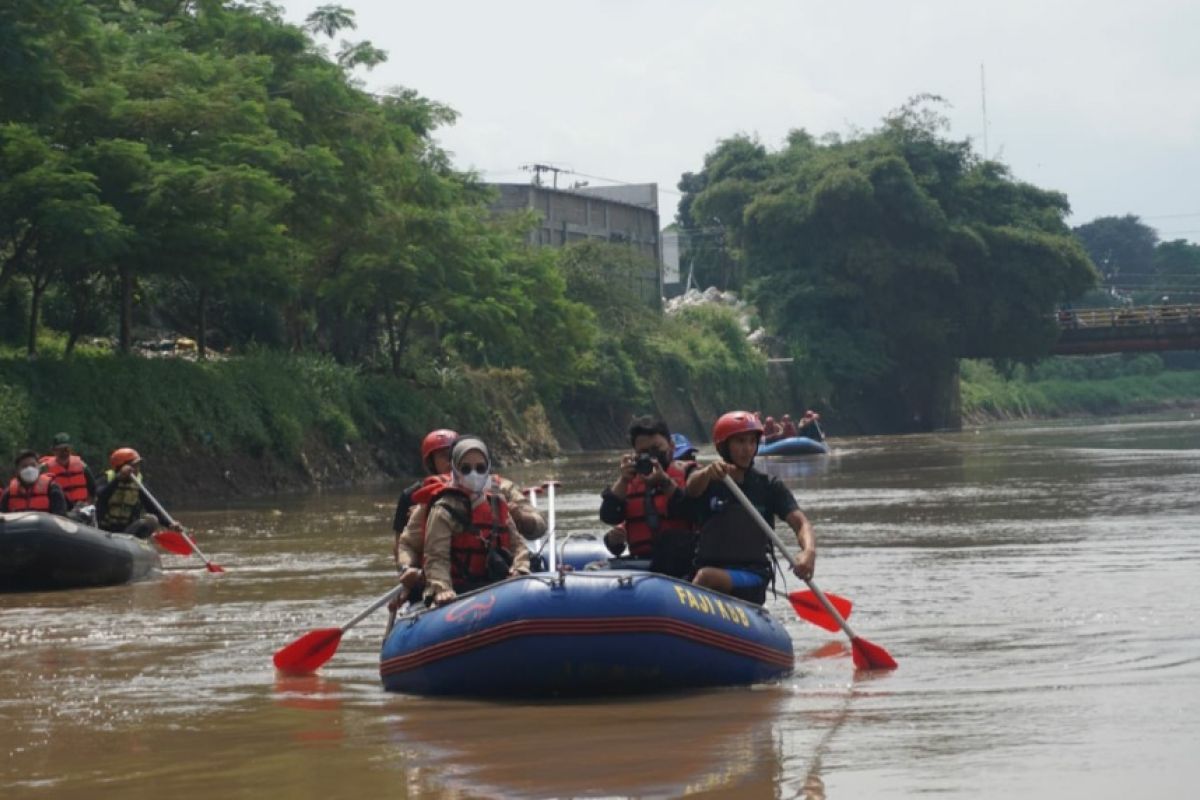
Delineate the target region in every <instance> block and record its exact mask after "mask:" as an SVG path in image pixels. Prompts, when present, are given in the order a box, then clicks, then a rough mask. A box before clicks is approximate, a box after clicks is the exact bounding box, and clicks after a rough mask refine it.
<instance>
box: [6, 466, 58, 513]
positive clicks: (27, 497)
mask: <svg viewBox="0 0 1200 800" xmlns="http://www.w3.org/2000/svg"><path fill="white" fill-rule="evenodd" d="M53 482H54V479H53V478H51V477H50V476H49V475H47V474H45V473H42V474H41V475H38V479H37V480H36V481H34V482H33V486H30V487H28V488H26V487H25V484H23V483H21V482H20V481H19V480H17V479H16V478H13V479H12V480H11V481H9V483H8V510H9V511H49V510H50V484H51V483H53Z"/></svg>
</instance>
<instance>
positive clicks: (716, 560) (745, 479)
mask: <svg viewBox="0 0 1200 800" xmlns="http://www.w3.org/2000/svg"><path fill="white" fill-rule="evenodd" d="M762 435H763V426H762V423H761V422H759V421H758V419H757V418H756V417H755V416H754V415H753V414H750V413H749V412H746V411H731V412H729V413H728V414H723V415H722V416H721V417H720V418H719V419H718V420H717V423H716V425H714V426H713V444H715V445H716V447H717V452H718V453H719V454H720V456H721V458H720V460H717V461H714V462H712V463H711V464H709V465H707V466H706V467H704V468H702V469H697V470H696V471H694V472H693V473H692V474H691V476H690V477H689V478H688V482H687V493H688V495H690V496H691V497H694V498H699V501H700V506H701V507H700V515H701V520H702V521H701V525H700V543H699V545H698V547H697V551H696V566H697V567H699V570H698V571H697V573H696V577H695V578H694V579H693V583H696V584H698V585H700V586H704V587H707V588H709V589H714V590H716V591H718V592H723V593H725V594H730V595H733V596H734V597H739V598H741V599H743V600H749V601H750V602H752V603H759V604H762V603H763V602H765V601H766V599H767V584H768V583H769V582H770V581H771V576H772V568H771V556H770V553H771V543H770V542H769V541H768V540H767V537H766V535H765V534H764V533H763V532H762V530H760V528H759V526H758V524H757V521H756V520H754V518H753V517H751V515H750V514H749V513H747V511H746V510H745V509H744V508H743V507H742V505H741V503H739V502H738V500H737V498H735V497H734V496H733V493H732V492H730V491H729V488H728V487H727V486H725V485H724V483H722V481H723V479H724V478H725V476H726V475H729V476H731V477H732V478H733V480H734V482H735V483H736V484H737V485H738V486H739V488H741V490H742V492H743V493H744V494H745V495H746V496H747V497H748V498H749V499H750V502H751V503H752V504H753V505H754V507H755V508H756V509H757V510H758V512H759V513H760V514H761V515H762V516H763V518H764V519H765V520H766V521H767V524H768V525H770V526H772V527H773V526H774V524H775V517H782V518H783V520H784V521H785V522H787V524H788V525H789V526H790V527H791V528H792V530H793V531H794V532H795V534H796V539H797V541H798V542H799V543H800V547H801V551H800V553H799V554H798V555H797V556H796V558H795V561H794V563H793V564H792V572H794V573H795V574H796V576H797V577H799V578H803V579H805V580H807V579H809V578H811V577H812V576H813V568H814V567H815V565H816V561H817V543H816V539H815V538H814V536H813V530H812V525H811V524H810V523H809V521H808V517H806V516H805V515H804V512H803V511H801V510H800V508H799V507H798V506H797V505H796V498H795V497H794V496H793V495H792V492H791V490H790V489H788V488H787V486H785V485H784V484H783V482H782V481H780V480H779V479H778V478H775V477H772V476H768V475H766V474H764V473H762V472H759V471H758V470H756V469H754V456H755V455H756V454H757V452H758V445H759V442H760V441H761V439H762Z"/></svg>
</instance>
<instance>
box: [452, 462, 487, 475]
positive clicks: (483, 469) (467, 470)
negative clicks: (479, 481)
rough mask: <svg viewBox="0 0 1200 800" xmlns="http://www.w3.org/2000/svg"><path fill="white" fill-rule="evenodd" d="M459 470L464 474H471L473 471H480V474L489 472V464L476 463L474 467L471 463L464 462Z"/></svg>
mask: <svg viewBox="0 0 1200 800" xmlns="http://www.w3.org/2000/svg"><path fill="white" fill-rule="evenodd" d="M458 471H459V472H461V473H462V474H463V475H470V474H471V473H472V472H478V473H479V474H480V475H483V474H485V473H487V471H488V465H487V464H476V465H475V466H474V467H472V466H471V465H470V464H463V465H462V466H461V467H459V468H458Z"/></svg>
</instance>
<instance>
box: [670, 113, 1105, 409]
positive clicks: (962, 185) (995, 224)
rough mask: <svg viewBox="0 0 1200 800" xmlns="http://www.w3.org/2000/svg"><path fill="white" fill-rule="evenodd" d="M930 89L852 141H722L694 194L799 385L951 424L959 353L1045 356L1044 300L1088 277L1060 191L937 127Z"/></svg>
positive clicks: (692, 200) (941, 124)
mask: <svg viewBox="0 0 1200 800" xmlns="http://www.w3.org/2000/svg"><path fill="white" fill-rule="evenodd" d="M937 102H938V99H937V98H929V97H922V98H917V99H915V100H914V101H912V102H910V103H909V104H907V105H905V106H904V107H902V108H901V109H899V110H898V111H896V112H894V113H893V114H891V115H889V116H888V117H887V118H886V119H885V120H884V122H883V124H882V125H881V126H880V127H879V128H878V129H877V130H875V131H872V132H870V133H865V134H862V135H858V136H855V137H853V138H850V139H846V140H842V139H840V138H837V137H825V138H823V139H820V140H818V139H815V138H813V137H812V136H810V135H808V134H806V133H804V132H803V131H797V132H794V133H793V134H792V135H791V136H790V137H789V138H788V141H787V143H786V145H785V146H784V147H783V148H782V149H781V150H779V151H777V152H773V153H765V152H764V151H763V150H762V148H761V147H759V146H757V145H756V144H755V143H754V142H753V141H750V140H747V139H745V138H744V137H737V138H734V139H731V140H729V141H726V142H723V143H722V144H720V145H719V146H718V147H717V149H716V150H714V152H713V153H712V154H710V155H709V156H708V158H706V160H705V171H704V177H703V178H702V179H700V180H698V181H697V180H695V179H693V183H694V184H695V185H701V186H703V188H702V189H701V190H700V191H699V192H698V193H695V194H694V196H691V197H688V198H686V199H687V200H688V201H689V204H690V205H689V213H690V215H691V218H692V223H693V224H694V225H696V226H700V225H704V224H707V223H709V222H710V221H714V220H719V221H720V223H721V224H722V226H723V228H724V229H725V230H726V232H727V234H728V237H727V240H728V242H729V243H730V254H731V256H732V257H733V258H734V259H736V260H737V261H738V262H739V265H740V266H739V269H740V270H741V271H742V273H744V279H743V280H742V281H741V282H740V285H739V286H738V287H737V288H741V289H742V290H743V291H744V292H745V293H746V294H747V296H748V297H749V298H750V299H751V300H753V301H755V302H756V303H757V305H758V307H759V308H760V310H761V311H762V313H763V315H764V316H765V318H766V320H767V322H768V324H769V327H770V328H772V329H773V330H774V331H775V332H777V333H778V334H781V335H782V336H784V337H785V338H786V339H787V341H789V342H790V343H791V347H792V349H793V352H794V354H795V355H796V356H797V359H798V362H797V363H798V374H799V377H801V379H802V380H803V381H804V382H805V387H806V389H807V390H808V394H807V395H806V396H807V397H809V398H811V397H812V395H813V394H815V395H817V396H818V397H821V398H822V399H825V400H826V401H827V402H829V403H830V404H831V405H833V406H834V407H838V408H840V409H842V410H843V411H845V412H848V413H857V414H860V415H865V416H867V417H869V418H870V422H868V423H866V424H873V425H881V426H884V427H887V428H890V429H893V430H903V429H925V428H929V427H936V426H941V425H946V424H952V423H953V422H955V415H954V413H953V402H952V401H953V398H954V397H955V394H954V392H955V385H956V383H955V376H956V375H957V359H958V358H959V357H962V356H990V357H993V358H1002V359H1034V358H1037V357H1039V356H1041V355H1043V354H1044V353H1046V352H1047V351H1048V349H1049V347H1050V345H1051V344H1052V343H1053V340H1054V335H1055V332H1054V328H1053V323H1052V320H1051V319H1050V317H1049V312H1050V311H1052V310H1053V308H1054V306H1055V304H1056V303H1058V302H1061V301H1063V300H1066V299H1068V298H1071V297H1075V296H1078V295H1079V294H1080V293H1082V292H1083V291H1085V290H1086V289H1087V288H1088V287H1089V286H1091V285H1092V284H1093V283H1094V282H1095V280H1096V274H1095V271H1094V268H1093V267H1092V265H1091V263H1090V261H1089V260H1088V258H1087V255H1086V253H1085V252H1084V251H1083V249H1082V247H1080V245H1079V244H1078V242H1077V240H1075V239H1074V238H1073V237H1072V236H1071V233H1070V230H1069V228H1068V227H1067V225H1066V223H1065V222H1064V219H1065V217H1066V215H1067V214H1068V212H1069V207H1068V204H1067V200H1066V198H1065V197H1064V196H1063V195H1062V194H1060V193H1058V192H1053V191H1047V190H1043V189H1040V188H1038V187H1035V186H1032V185H1030V184H1028V183H1023V182H1020V181H1017V180H1015V179H1014V178H1013V177H1012V176H1011V174H1010V173H1009V172H1008V170H1007V169H1006V168H1005V167H1004V166H1003V165H1001V164H998V163H996V162H992V161H984V160H981V159H979V158H978V157H977V156H975V155H974V153H973V152H972V150H971V147H970V144H969V143H968V142H965V141H954V140H950V139H948V138H946V136H945V133H944V131H945V127H946V123H945V120H944V119H943V118H942V117H941V116H940V115H939V114H938V113H937Z"/></svg>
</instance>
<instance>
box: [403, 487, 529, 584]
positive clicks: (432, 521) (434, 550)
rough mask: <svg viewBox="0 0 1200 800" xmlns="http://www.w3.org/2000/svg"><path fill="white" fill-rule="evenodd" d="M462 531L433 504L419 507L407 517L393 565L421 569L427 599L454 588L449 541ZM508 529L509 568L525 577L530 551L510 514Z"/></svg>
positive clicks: (439, 507) (456, 521)
mask: <svg viewBox="0 0 1200 800" xmlns="http://www.w3.org/2000/svg"><path fill="white" fill-rule="evenodd" d="M463 506H464V508H463V511H466V510H467V509H466V508H465V506H466V503H465V502H464V503H463ZM426 514H428V517H429V522H428V525H426V524H425V517H426ZM414 523H416V524H415V525H414ZM462 529H463V526H462V523H461V522H460V521H459V520H458V519H456V518H455V517H454V515H453V514H451V513H450V511H448V510H447V509H446V508H444V507H442V506H441V505H439V504H436V503H435V504H434V506H433V507H432V508H431V509H429V508H427V507H426V506H418V507H417V508H415V509H414V510H413V513H412V514H410V515H409V518H408V525H406V526H405V528H404V532H403V533H401V534H400V536H399V537H398V538H397V540H396V566H397V567H398V568H399V569H400V570H401V571H403V570H404V569H405V568H406V567H410V566H411V567H417V568H421V569H424V572H425V596H426V597H433V596H434V595H436V594H437V593H438V592H443V591H446V590H447V589H453V588H454V587H453V585H452V583H451V580H450V538H451V537H452V536H453V535H454V534H456V533H459V532H461V531H462ZM508 530H509V538H510V539H511V540H512V556H513V563H512V568H513V569H515V570H517V571H518V572H521V573H523V574H526V575H527V574H529V548H528V547H526V546H525V540H524V539H523V538H522V537H521V536H520V535H518V532H517V527H516V525H514V524H513V521H512V519H511V515H510V518H509V522H508ZM422 561H424V567H422Z"/></svg>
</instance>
